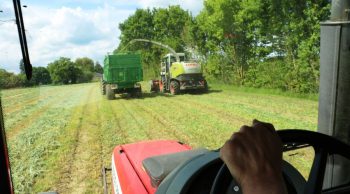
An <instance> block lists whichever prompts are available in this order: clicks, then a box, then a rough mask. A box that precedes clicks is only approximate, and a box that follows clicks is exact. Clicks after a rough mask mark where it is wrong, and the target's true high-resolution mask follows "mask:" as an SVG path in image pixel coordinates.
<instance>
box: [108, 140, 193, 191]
mask: <svg viewBox="0 0 350 194" xmlns="http://www.w3.org/2000/svg"><path fill="white" fill-rule="evenodd" d="M190 149H191V147H189V146H188V145H185V144H181V143H179V142H177V141H165V140H161V141H147V142H139V143H135V144H126V145H120V146H117V147H115V149H114V151H113V156H112V180H113V183H112V185H113V192H114V193H123V194H153V193H155V192H156V188H155V187H153V186H152V185H151V179H150V177H149V176H148V174H147V173H146V171H145V169H144V168H143V166H142V161H143V160H144V159H146V158H148V157H152V156H157V155H163V154H170V153H176V152H182V151H186V150H190Z"/></svg>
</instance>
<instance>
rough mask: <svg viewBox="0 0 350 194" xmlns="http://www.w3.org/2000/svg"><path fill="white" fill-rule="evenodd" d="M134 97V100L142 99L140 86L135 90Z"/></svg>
mask: <svg viewBox="0 0 350 194" xmlns="http://www.w3.org/2000/svg"><path fill="white" fill-rule="evenodd" d="M135 90H136V91H135V97H136V98H141V97H142V89H141V86H140V87H139V88H136V89H135Z"/></svg>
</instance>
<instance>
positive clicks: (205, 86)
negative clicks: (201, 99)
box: [203, 80, 209, 93]
mask: <svg viewBox="0 0 350 194" xmlns="http://www.w3.org/2000/svg"><path fill="white" fill-rule="evenodd" d="M208 91H209V88H208V82H207V80H204V88H203V93H207V92H208Z"/></svg>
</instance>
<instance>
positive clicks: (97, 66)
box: [94, 61, 103, 73]
mask: <svg viewBox="0 0 350 194" xmlns="http://www.w3.org/2000/svg"><path fill="white" fill-rule="evenodd" d="M94 72H96V73H103V68H102V66H101V65H100V63H99V62H98V61H96V62H95V66H94Z"/></svg>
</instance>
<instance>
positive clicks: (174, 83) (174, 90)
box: [170, 80, 180, 95]
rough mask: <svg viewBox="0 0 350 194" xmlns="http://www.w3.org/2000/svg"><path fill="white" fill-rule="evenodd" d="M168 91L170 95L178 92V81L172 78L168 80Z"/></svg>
mask: <svg viewBox="0 0 350 194" xmlns="http://www.w3.org/2000/svg"><path fill="white" fill-rule="evenodd" d="M170 93H171V94H172V95H176V94H179V93H180V84H179V82H178V81H175V80H173V81H171V82H170Z"/></svg>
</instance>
